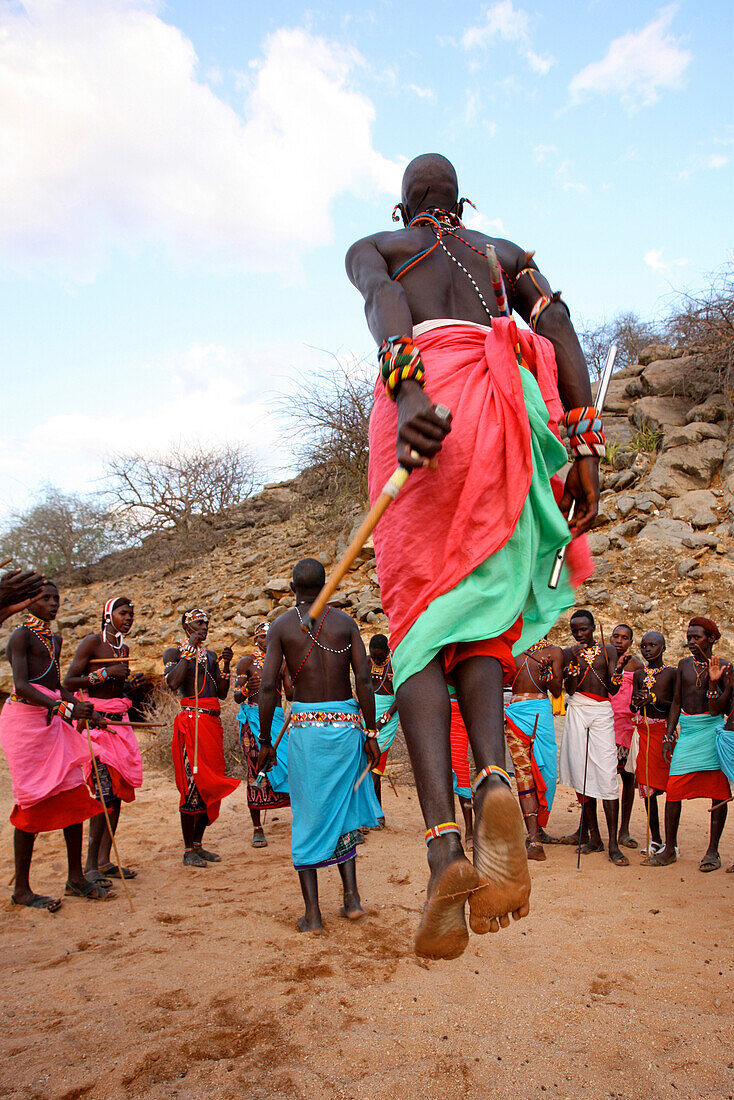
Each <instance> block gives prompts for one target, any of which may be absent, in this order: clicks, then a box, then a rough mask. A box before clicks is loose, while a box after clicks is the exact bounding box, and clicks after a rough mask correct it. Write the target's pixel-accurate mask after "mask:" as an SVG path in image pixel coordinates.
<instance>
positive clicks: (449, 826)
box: [426, 821, 461, 844]
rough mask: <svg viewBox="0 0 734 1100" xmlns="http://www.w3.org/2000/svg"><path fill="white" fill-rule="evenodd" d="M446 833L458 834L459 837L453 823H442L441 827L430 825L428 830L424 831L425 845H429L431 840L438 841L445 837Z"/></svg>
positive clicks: (456, 827) (457, 827)
mask: <svg viewBox="0 0 734 1100" xmlns="http://www.w3.org/2000/svg"><path fill="white" fill-rule="evenodd" d="M447 833H458V835H459V836H461V833H460V832H459V826H458V825H457V824H456V822H455V821H444V822H442V823H441V825H432V826H431V828H430V829H426V844H430V843H431V841H432V840H438V838H439V837H440V836H446V834H447Z"/></svg>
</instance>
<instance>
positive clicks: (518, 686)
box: [512, 645, 563, 859]
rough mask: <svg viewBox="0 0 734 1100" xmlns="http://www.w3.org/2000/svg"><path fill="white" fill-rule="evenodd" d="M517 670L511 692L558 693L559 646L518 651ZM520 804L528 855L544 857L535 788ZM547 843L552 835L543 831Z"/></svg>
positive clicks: (560, 675) (560, 674)
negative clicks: (526, 836)
mask: <svg viewBox="0 0 734 1100" xmlns="http://www.w3.org/2000/svg"><path fill="white" fill-rule="evenodd" d="M515 667H516V669H517V673H516V675H515V679H514V682H513V684H512V694H513V696H514V695H546V696H547V694H548V692H550V693H551V695H555V696H558V695H560V694H561V691H562V690H563V650H562V649H561V647H560V646H557V645H549V646H545V648H544V649H538V650H535V652H533V653H529V652H527V651H525V652H523V653H519V654H518V655H517V657H515ZM520 808H521V809H522V812H523V817H524V818H525V826H526V828H527V830H528V857H529V858H531V859H533V858H534V859H544V858H545V853H544V851H543V839H544V833H543V830H542V829H541V827H540V825H539V824H538V810H539V809H540V803H539V802H538V796H537V794H536V793H535V792H534V791H528V792H523V794H522V796H521V798H520ZM545 840H546V842H547V843H549V842H552V838H550V837H548V836H547V835H545Z"/></svg>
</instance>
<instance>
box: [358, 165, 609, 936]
mask: <svg viewBox="0 0 734 1100" xmlns="http://www.w3.org/2000/svg"><path fill="white" fill-rule="evenodd" d="M463 205H464V200H463V199H460V198H459V191H458V182H457V177H456V172H455V170H454V168H453V165H451V164H450V162H449V161H448V160H446V158H445V157H442V156H439V155H438V154H433V153H431V154H427V155H424V156H420V157H417V158H416V159H415V160H413V161H411V162H410V164H409V165H408V166H407V168H406V170H405V173H404V176H403V188H402V202H401V203H400V204H399V206H398V207H397V208H396V210H399V212H400V216H401V217H402V220H403V225H404V228H403V229H399V230H397V231H396V232H391V233H390V232H380V233H376V234H374V235H372V236H370V237H365V238H364V239H363V240H361V241H357V243H356V244H354V245H352V247H351V248H350V250H349V252H348V254H347V261H346V262H347V272H348V274H349V278H350V279H351V281H352V282H353V283H354V285H355V286H356V287H357V288H358V290H359V291H360V292H361V294H362V296H363V297H364V300H365V313H366V315H367V322H368V324H369V327H370V331H371V332H372V335H373V336H374V338H375V341H376V343H377V345H378V348H379V353H378V358H379V361H380V366H381V373H380V378H379V379H378V381H377V383H376V388H375V404H374V408H373V410H372V415H371V418H370V471H369V489H370V498H371V499H372V500H373V501H374V500H375V499H376V497H377V496H378V495H379V494H380V493H381V492H382V489H383V486H384V485H385V483H386V482H387V480H388V478H389V477H390V475H391V474H392V473H393V471H394V469H395V459H396V445H397V459H398V462H400V463H401V464H402V465H403V466H404V467H405V468H407V469H409V470H412V471H414V472H413V474H412V476H411V478H410V481H409V483H408V484H407V485H406V487H405V488H404V489H403V491H402V492H401V493H400V496H399V497H398V498H397V500H396V501H395V503H394V504H393V505H392V506H391V507H390V508H389V509H388V511H387V512H386V513H385V516H384V517H383V519H382V520H381V522H380V524H379V526H378V527H377V529H376V531H375V535H374V540H375V555H376V558H377V572H378V576H379V579H380V586H381V591H382V602H383V607H384V609H385V611H386V612H387V614H388V617H389V620H390V635H391V642H392V645H393V668H394V672H395V680H394V682H395V688H396V693H397V700H398V707H399V711H400V722H401V726H402V728H403V731H404V733H405V738H406V742H407V745H408V750H409V752H410V757H411V763H412V765H413V771H414V774H415V778H416V786H417V790H418V796H419V799H420V803H421V809H422V811H423V816H424V820H425V823H426V826H427V827H428V830H429V832H428V835H429V839H430V841H431V843H430V845H429V848H428V862H429V867H430V869H431V877H430V881H429V884H428V902H427V905H426V908H425V909H424V914H423V918H422V920H421V926H420V928H419V931H418V938H417V941H416V947H417V949H418V950H420V951H421V953H424V954H428V955H430V956H432V957H436V958H443V957H453V956H454V955H455V953H456V951H457V948H458V945H459V944H460V943H462V942H463V943H464V944H466V942H467V941H468V936H467V932H466V926H465V916H464V909H465V903H466V900H467V899H468V898H469V899H470V909H471V926H472V928H473V930H474V931H475V932H479V933H484V932H488V931H496V930H498V929H499V927H500V926H502V927H505V926H507V925H508V924H509V920H510V915H513V916H514V917H515V918H516V919H518V918H520V917H523V916H526V915H527V913H528V912H529V896H530V876H529V873H528V865H527V858H526V854H525V844H524V837H523V824H522V815H521V814H520V813H519V810H518V806H517V803H516V800H515V798H514V795H513V794H512V790H511V786H510V781H509V777H508V776H507V775H506V773H505V772H504V769H503V767H502V765H503V764H504V759H505V741H504V715H503V698H502V689H503V679H504V680H507V681H508V682H511V680H512V677H513V676H514V674H515V663H514V659H513V649H514V650H515V651H517V652H520V651H522V650H525V649H526V648H527V647H528V646H529V645H532V644H533V643H534V642H536V641H538V639H539V638H541V637H543V635H544V634H545V633H546V631H547V630H548V629H549V628H550V627H551V626H552V625H553V623H554V622H555V621H556V619H557V618H558V615H559V614H560V612H561V611H562V610H564V609H565V608H567V607H570V606H571V605H572V604H573V594H572V591H571V584H570V583H569V580H570V578H571V577H573V580H574V581H580V580H583V579H585V577H586V576H588V575H589V573H590V571H591V564H590V558H589V556H588V553H587V552H586V548H585V546H582V545H581V544H579V543H576V544H575V545H573V546H572V548H571V550H570V552H569V555H568V559H567V562H568V564H569V566H571V570H570V572H569V570H568V569H567V570H566V571H565V572H564V575H563V578H562V580H561V583H560V585H559V587H558V588H557V589H550V588H549V586H548V579H549V576H550V573H551V569H552V566H553V561H554V557H555V555H556V552H557V551H558V549H559V548H560V547H562V546H564V545H565V544H567V543H568V542H569V540H570V534H569V531H568V525H567V523H566V521H565V519H564V514H565V513H567V512H568V509H569V507H570V505H571V502H572V501H575V502H576V508H577V510H576V531H577V532H582V531H585V530H587V529H588V528H589V527H590V525H591V524H592V522H593V520H594V517H595V515H596V509H597V502H598V495H599V488H598V462H599V456H600V455H601V454H603V453H604V444H603V434H602V431H601V421H600V420H599V419H598V417H597V416H596V410H595V409H593V407H592V405H591V401H592V398H591V386H590V383H589V376H588V371H587V368H586V363H585V361H584V357H583V353H582V351H581V348H580V345H579V342H578V340H577V338H576V335H575V333H574V330H573V326H572V325H571V322H570V320H569V315H568V310H567V308H566V306H565V305H564V304H563V302H562V301H561V300H560V295H559V294H554V293H553V292H552V291H551V290H550V287H549V285H548V283H547V281H546V279H545V278H544V276H543V275H541V273H540V272H539V271H538V269H537V267H536V266H535V264H534V262H533V260H532V253H527V252H525V251H524V250H523V249H521V248H518V246H517V245H514V244H512V243H511V242H510V241H504V240H492V239H491V238H489V237H487V236H485V235H484V234H482V233H478V232H476V231H473V230H469V229H466V227H465V226H464V225H463V223H462V221H461V215H462V210H463ZM490 244H491V245H493V246H494V247H495V248H496V251H497V255H498V257H499V261H500V264H501V267H502V271H503V274H504V292H503V291H500V292H499V296H500V299H502V298H503V294H506V295H507V300H508V302H509V310H510V311H511V310H512V309H516V310H517V312H518V313H519V314H520V316H521V317H522V318H523V319H524V320H526V321H528V322H530V324H531V328H532V331H522V332H520V331H518V329H517V326H516V325H515V322H514V321H513V320H512V319H511V318H510V317H509V316H507V317H501V316H500V313H501V310H500V308H499V306H498V304H497V301H496V299H495V296H494V294H493V290H492V286H491V282H490V275H489V269H488V264H487V259H486V248H487V245H490ZM503 306H504V301H503ZM536 333H537V334H538V335H539V336H540V335H542V336H543V337H545V338H546V339H538V337H537V336H536ZM445 409H448V410H451V414H453V419H452V417H451V416H450V415H446V416H444V415H443V413H444V410H445ZM564 409H566V410H567V413H566V417H565V419H566V423H567V426H568V428H569V432H570V436H569V438H570V440H571V447H572V450H573V452H574V461H573V464H572V466H571V471H570V473H569V475H568V478H567V481H566V486H565V490H564V489H563V487H562V486H561V485H560V483H558V484H557V486H555V488H554V487H552V486H551V483H550V478H551V475H552V474H553V473H554V472H556V471H557V470H559V469H560V468H561V467H562V466H564V465H565V463H566V452H565V448H564V447H563V445H562V444H561V442H560V438H559V435H558V423H559V421H560V420H561V419H562V418H563V416H564ZM439 413H440V414H442V415H439ZM439 451H440V452H441V455H440V459H439V461H438V464H437V468H436V469H435V470H431V469H429V468H428V467H429V464H430V460H431V459H433V458H434V457H435V456H436V455H438V453H439ZM554 492H555V493H557V497H558V498H560V508H559V506H558V505H557V504H556V499H557V498H556V496H555V495H554ZM447 676H449V677H451V678H452V679H453V681H454V684H455V687H456V695H457V699H458V701H459V706H460V708H461V712H462V715H463V716H464V720H465V722H466V727H467V730H468V733H469V740H470V742H471V746H472V751H473V753H474V762H475V764H476V767H477V770H478V775H477V779H476V783H475V791H474V810H475V814H476V824H475V827H474V853H473V858H474V867H472V865H471V864H470V863H469V862H468V860H467V859H466V857H465V855H464V852H463V850H462V847H461V843H460V839H459V828H458V825H457V824H456V822H454V821H452V820H451V818H452V817H453V791H452V783H451V758H450V750H449V726H450V715H451V708H450V704H449V698H448V692H447V688H446V677H447ZM470 895H471V897H470Z"/></svg>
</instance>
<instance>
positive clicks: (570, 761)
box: [559, 692, 619, 799]
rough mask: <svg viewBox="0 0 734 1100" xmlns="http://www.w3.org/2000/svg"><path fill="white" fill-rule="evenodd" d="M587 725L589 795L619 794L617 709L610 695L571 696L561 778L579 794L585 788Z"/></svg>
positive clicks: (609, 796)
mask: <svg viewBox="0 0 734 1100" xmlns="http://www.w3.org/2000/svg"><path fill="white" fill-rule="evenodd" d="M587 729H588V731H589V762H588V766H587V770H586V788H585V790H586V795H587V797H589V798H603V799H612V798H618V797H619V787H618V785H617V746H616V743H615V738H614V712H613V710H612V704H611V703H610V702H609V700H608V699H604V700H598V699H589V698H588V696H586V695H580V694H579V692H576V694H575V695H571V696H569V700H568V705H567V707H566V721H565V724H564V727H563V740H562V741H561V755H560V761H559V764H560V781H561V783H565V784H566V785H567V786H569V787H573V789H574V790H575V791H576V792H577V793H578V794H582V793H583V792H584V765H585V762H586V730H587Z"/></svg>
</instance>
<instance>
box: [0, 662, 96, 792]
mask: <svg viewBox="0 0 734 1100" xmlns="http://www.w3.org/2000/svg"><path fill="white" fill-rule="evenodd" d="M35 687H36V688H37V690H38V691H42V692H43V694H44V695H48V696H49V698H52V699H60V698H61V692H59V691H49V690H48V688H45V687H41V686H40V685H39V684H36V685H35ZM47 714H48V711H47V710H46V708H45V707H34V706H29V705H28V704H27V703H18V702H15V701H13V700H12V699H8V700H6V702H5V706H4V707H3V709H2V713H1V714H0V746H2V749H3V752H4V753H5V756H6V757H7V761H8V768H9V769H10V777H11V779H12V782H13V801H14V802H15V805H16V806H20V807H21V809H27V808H28V807H29V806H35V805H36V803H38V802H43V801H44V799H46V798H52V797H53V796H54V795H57V794H61V792H62V791H70V790H73V788H74V787H79V786H83V784H84V774H83V771H82V765H83V764H85V763H86V762H87V761H89V747H88V745H87V742H86V739H85V738H84V737H83V736H82V735H81V734H79V733H77V731H76V730H75V729H74V727H73V726H71V725H69V723H68V722H64V720H63V719H62V718H59V717H58V716H56V717H53V718H52V719H51V721H50V722H49V724H48V725H46V716H47Z"/></svg>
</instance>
